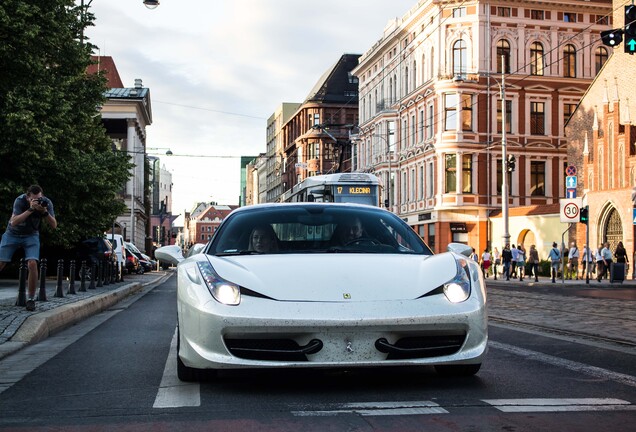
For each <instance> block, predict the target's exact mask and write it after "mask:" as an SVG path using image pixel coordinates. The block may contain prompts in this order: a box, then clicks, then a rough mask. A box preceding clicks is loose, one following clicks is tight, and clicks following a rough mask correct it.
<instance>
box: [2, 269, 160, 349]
mask: <svg viewBox="0 0 636 432" xmlns="http://www.w3.org/2000/svg"><path fill="white" fill-rule="evenodd" d="M170 276H172V273H168V274H166V275H164V276H161V277H159V278H157V279H155V280H153V281H149V282H147V283H144V284H142V283H141V282H134V283H129V284H127V285H124V286H122V287H119V288H117V289H116V290H113V291H108V292H105V293H102V294H98V295H95V296H93V297H90V298H88V299H86V300H82V301H78V302H75V303H70V304H66V305H63V306H60V307H58V308H55V309H52V310H49V311H46V312H42V313H38V314H35V315H32V316H30V317H29V318H27V319H26V320H25V321H24V323H23V324H22V325H21V326H20V328H19V329H18V331H17V332H16V333H15V335H13V337H12V338H11V339H10V340H9V341H7V342H5V343H4V344H1V345H0V360H1V359H3V358H5V357H7V356H8V355H10V354H13V353H14V352H16V351H19V350H20V349H22V348H24V347H26V346H28V345H31V344H35V343H37V342H40V341H42V340H44V339H46V338H48V337H49V336H52V335H53V334H55V333H59V332H60V331H62V330H64V329H66V328H68V327H70V326H72V325H74V324H77V323H78V322H80V321H82V320H84V319H86V318H89V317H91V316H93V315H96V314H98V313H100V312H103V311H104V310H106V309H108V308H109V307H111V306H113V305H115V304H116V303H118V302H120V301H122V300H123V299H125V298H126V297H128V296H130V295H132V294H136V293H137V292H139V291H140V290H141V289H142V288H144V287H146V286H150V285H159V284H161V283H163V282H164V281H166V280H167V279H168V278H169V277H170Z"/></svg>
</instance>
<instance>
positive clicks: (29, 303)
mask: <svg viewBox="0 0 636 432" xmlns="http://www.w3.org/2000/svg"><path fill="white" fill-rule="evenodd" d="M26 310H28V311H29V312H32V311H34V310H35V299H34V298H33V297H31V298H30V299H28V300H27V302H26Z"/></svg>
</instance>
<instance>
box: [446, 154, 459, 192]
mask: <svg viewBox="0 0 636 432" xmlns="http://www.w3.org/2000/svg"><path fill="white" fill-rule="evenodd" d="M445 160H446V167H445V170H446V184H445V185H444V192H445V193H455V192H457V155H456V154H447V155H446V156H445Z"/></svg>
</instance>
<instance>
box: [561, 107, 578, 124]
mask: <svg viewBox="0 0 636 432" xmlns="http://www.w3.org/2000/svg"><path fill="white" fill-rule="evenodd" d="M575 109H576V104H569V103H566V104H564V105H563V125H565V124H566V123H567V122H568V120H570V117H572V114H574V110H575Z"/></svg>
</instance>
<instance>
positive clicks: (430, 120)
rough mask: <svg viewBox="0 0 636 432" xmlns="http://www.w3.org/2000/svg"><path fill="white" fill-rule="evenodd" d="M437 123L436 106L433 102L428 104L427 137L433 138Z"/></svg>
mask: <svg viewBox="0 0 636 432" xmlns="http://www.w3.org/2000/svg"><path fill="white" fill-rule="evenodd" d="M434 125H435V108H434V106H433V104H430V105H429V106H428V119H427V120H426V139H431V138H433V131H434V128H433V127H434Z"/></svg>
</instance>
